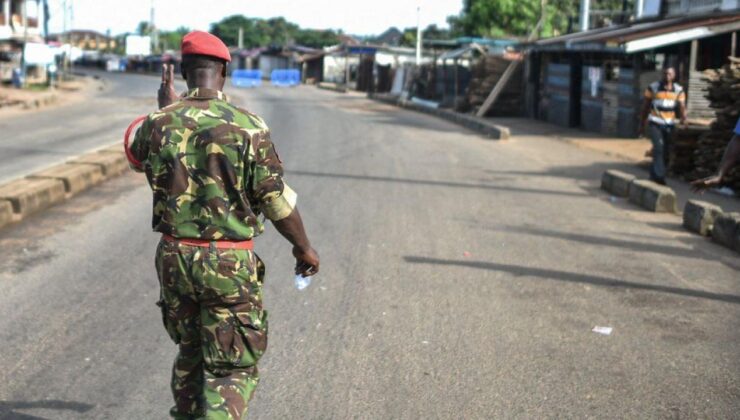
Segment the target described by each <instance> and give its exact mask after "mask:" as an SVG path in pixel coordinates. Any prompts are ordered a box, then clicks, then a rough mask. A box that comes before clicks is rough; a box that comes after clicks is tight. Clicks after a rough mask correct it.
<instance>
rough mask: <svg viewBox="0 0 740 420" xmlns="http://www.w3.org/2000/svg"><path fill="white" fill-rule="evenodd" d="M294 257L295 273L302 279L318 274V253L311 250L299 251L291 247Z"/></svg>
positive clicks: (295, 247)
mask: <svg viewBox="0 0 740 420" xmlns="http://www.w3.org/2000/svg"><path fill="white" fill-rule="evenodd" d="M293 256H294V257H295V260H296V261H295V273H296V274H300V275H302V276H303V277H308V276H313V275H315V274H317V273H318V272H319V253H318V252H316V250H315V249H313V248H308V249H305V250H304V249H301V248H299V247H297V246H294V247H293Z"/></svg>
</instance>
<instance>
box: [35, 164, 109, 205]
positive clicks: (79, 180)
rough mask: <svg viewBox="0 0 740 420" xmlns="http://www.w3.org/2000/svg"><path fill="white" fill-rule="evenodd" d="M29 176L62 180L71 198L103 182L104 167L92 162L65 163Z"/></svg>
mask: <svg viewBox="0 0 740 420" xmlns="http://www.w3.org/2000/svg"><path fill="white" fill-rule="evenodd" d="M27 178H28V179H56V180H59V181H62V182H63V183H64V190H65V192H66V195H67V198H69V197H71V196H73V195H75V194H78V193H80V192H82V191H85V190H87V189H88V188H91V187H93V186H95V185H97V184H99V183H101V182H103V169H102V168H101V167H100V166H97V165H92V164H73V163H65V164H62V165H57V166H52V167H51V168H48V169H45V170H43V171H41V172H37V173H35V174H33V175H29V176H28V177H27Z"/></svg>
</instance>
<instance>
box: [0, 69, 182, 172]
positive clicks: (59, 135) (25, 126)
mask: <svg viewBox="0 0 740 420" xmlns="http://www.w3.org/2000/svg"><path fill="white" fill-rule="evenodd" d="M83 73H86V74H88V75H92V76H97V77H100V78H101V80H102V83H100V84H97V83H96V84H95V85H94V86H92V88H91V89H89V90H88V91H86V92H84V93H79V92H75V93H71V94H70V93H66V94H68V95H75V96H80V97H81V98H82V99H81V100H74V101H72V102H71V103H69V104H64V105H62V106H57V107H54V108H50V109H49V110H47V111H44V112H40V113H39V112H24V113H20V114H14V115H13V116H12V117H10V118H3V117H0V131H2V133H3V136H2V138H0V182H4V181H7V180H9V179H12V178H16V177H20V176H25V175H28V174H29V173H31V172H34V171H36V170H38V169H43V168H46V167H48V166H51V165H53V164H57V163H62V162H64V161H66V160H68V159H69V158H70V157H73V156H77V155H80V154H82V153H84V152H86V151H89V150H93V149H97V148H100V147H101V146H107V145H110V144H111V143H113V142H115V141H117V140H118V139H121V138H122V137H123V132H124V130H125V129H126V126H128V124H129V123H130V122H131V121H133V119H134V118H136V117H138V116H140V115H143V114H146V113H148V112H151V109H152V108H153V107H156V105H157V100H156V91H157V89H158V88H159V79H158V78H157V77H154V76H141V75H134V74H118V73H104V72H99V71H93V70H84V71H83ZM176 87H177V88H178V89H181V90H184V89H185V85H184V84H183V83H182V82H178V83H176ZM59 94H60V95H65V93H59Z"/></svg>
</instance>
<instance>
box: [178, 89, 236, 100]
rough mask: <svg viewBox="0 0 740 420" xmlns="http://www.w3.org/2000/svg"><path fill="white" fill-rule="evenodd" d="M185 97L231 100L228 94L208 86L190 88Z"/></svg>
mask: <svg viewBox="0 0 740 420" xmlns="http://www.w3.org/2000/svg"><path fill="white" fill-rule="evenodd" d="M185 97H186V98H192V99H220V100H222V101H228V100H229V97H228V96H226V94H225V93H223V92H221V91H220V90H216V89H208V88H193V89H190V90H188V93H186V94H185Z"/></svg>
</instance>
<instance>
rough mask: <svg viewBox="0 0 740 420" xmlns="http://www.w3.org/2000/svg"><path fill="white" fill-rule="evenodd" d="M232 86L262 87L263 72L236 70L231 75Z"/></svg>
mask: <svg viewBox="0 0 740 420" xmlns="http://www.w3.org/2000/svg"><path fill="white" fill-rule="evenodd" d="M231 84H232V85H234V86H236V87H247V88H251V87H257V86H262V71H261V70H234V71H233V72H232V73H231Z"/></svg>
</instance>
